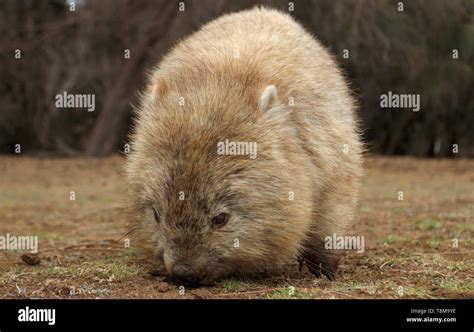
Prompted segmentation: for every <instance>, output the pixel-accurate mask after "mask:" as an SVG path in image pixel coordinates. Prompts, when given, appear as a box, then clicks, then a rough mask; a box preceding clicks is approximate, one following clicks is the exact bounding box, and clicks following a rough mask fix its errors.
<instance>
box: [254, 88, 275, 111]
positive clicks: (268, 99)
mask: <svg viewBox="0 0 474 332" xmlns="http://www.w3.org/2000/svg"><path fill="white" fill-rule="evenodd" d="M277 101H278V96H277V89H276V87H275V86H274V85H268V86H267V87H266V88H265V89H264V90H263V92H262V94H261V95H260V99H259V100H258V107H259V108H260V110H261V111H262V112H266V111H268V110H269V109H271V108H272V107H273V106H275V103H276V102H277Z"/></svg>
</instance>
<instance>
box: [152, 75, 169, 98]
mask: <svg viewBox="0 0 474 332" xmlns="http://www.w3.org/2000/svg"><path fill="white" fill-rule="evenodd" d="M167 92H168V85H167V84H166V83H165V82H164V81H162V80H159V81H158V82H156V83H155V85H153V86H152V88H151V100H152V101H156V100H158V99H160V98H163V97H164V95H165V94H166V93H167Z"/></svg>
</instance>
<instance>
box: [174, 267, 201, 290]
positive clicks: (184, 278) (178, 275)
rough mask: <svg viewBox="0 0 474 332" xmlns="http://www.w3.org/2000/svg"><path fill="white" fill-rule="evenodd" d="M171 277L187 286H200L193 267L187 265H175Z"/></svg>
mask: <svg viewBox="0 0 474 332" xmlns="http://www.w3.org/2000/svg"><path fill="white" fill-rule="evenodd" d="M171 277H172V278H173V279H175V280H176V281H179V282H182V283H184V284H186V285H197V284H199V279H200V278H199V277H198V276H197V275H196V274H195V273H194V271H193V269H192V268H191V266H189V265H187V264H175V265H174V266H173V269H172V271H171Z"/></svg>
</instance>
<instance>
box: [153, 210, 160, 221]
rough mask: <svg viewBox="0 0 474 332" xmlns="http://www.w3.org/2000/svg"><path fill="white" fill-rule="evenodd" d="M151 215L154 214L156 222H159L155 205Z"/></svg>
mask: <svg viewBox="0 0 474 332" xmlns="http://www.w3.org/2000/svg"><path fill="white" fill-rule="evenodd" d="M153 215H154V216H155V220H156V222H160V214H159V213H158V210H157V209H156V207H153Z"/></svg>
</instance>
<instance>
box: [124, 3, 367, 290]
mask: <svg viewBox="0 0 474 332" xmlns="http://www.w3.org/2000/svg"><path fill="white" fill-rule="evenodd" d="M355 109H356V103H355V101H354V98H353V97H352V95H351V92H350V89H349V88H348V84H347V82H346V80H345V79H344V77H343V75H342V73H341V71H340V69H339V68H338V67H337V65H336V63H335V61H334V60H333V58H332V57H331V55H330V54H329V52H328V51H327V50H326V49H325V48H324V47H323V46H321V44H320V43H319V42H318V41H316V40H315V38H313V37H312V36H311V35H310V34H309V33H307V32H306V31H305V30H304V29H303V28H302V27H301V26H300V25H299V24H298V23H296V22H295V21H294V20H293V19H292V18H291V16H289V15H287V14H285V13H282V12H279V11H277V10H273V9H266V8H254V9H251V10H246V11H242V12H238V13H232V14H228V15H224V16H222V17H220V18H218V19H216V20H214V21H212V22H210V23H208V24H206V25H204V26H203V27H202V28H201V29H200V30H199V31H197V32H195V33H194V34H192V35H191V36H190V37H188V38H186V39H184V40H182V41H181V42H179V43H178V44H177V45H176V46H175V47H174V48H173V49H172V50H171V51H170V52H169V53H168V54H167V55H166V56H165V57H164V58H163V59H162V61H161V62H160V63H159V64H158V65H157V66H156V68H154V69H153V71H152V72H151V74H150V77H149V82H148V86H147V88H146V90H145V91H144V93H143V94H142V98H141V104H140V105H139V107H138V108H137V110H136V116H135V122H134V129H133V132H132V134H131V136H130V140H131V152H130V153H129V155H128V158H127V166H126V170H127V176H128V180H129V189H130V194H131V195H130V202H131V207H132V211H133V213H132V214H133V216H132V224H133V227H134V229H135V230H136V231H137V232H138V233H139V234H140V239H141V241H143V243H144V244H146V246H147V247H148V248H151V249H152V251H153V252H154V254H155V256H154V258H153V260H154V262H155V263H157V264H159V265H161V266H162V268H163V270H164V271H165V273H166V274H167V275H169V276H171V277H172V279H175V280H177V281H179V282H181V283H185V284H208V283H211V282H213V281H214V280H215V279H216V278H219V277H223V276H227V275H230V274H235V273H238V274H242V273H250V274H251V273H253V272H257V271H263V270H265V271H268V270H273V269H274V268H281V267H282V266H283V265H285V264H288V263H291V262H294V263H296V260H298V261H299V262H300V269H301V266H302V264H303V263H306V266H307V267H308V268H309V270H310V271H311V272H312V273H314V274H316V275H317V276H321V273H323V274H324V275H326V276H327V277H328V278H329V279H331V280H332V279H334V278H335V274H336V271H337V267H338V261H339V257H340V255H339V254H338V253H337V251H335V250H332V248H327V247H325V238H326V236H332V235H333V234H338V235H340V234H344V231H345V229H346V228H345V226H346V225H348V224H349V223H350V221H351V219H352V218H353V213H354V209H355V206H356V204H357V197H358V190H359V182H360V177H361V174H362V152H363V151H362V150H363V145H362V142H361V139H360V133H359V129H358V127H359V125H358V122H357V119H356V115H355ZM252 147H253V150H254V151H253V156H252V154H251V153H250V152H249V151H250V150H251V148H252Z"/></svg>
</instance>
